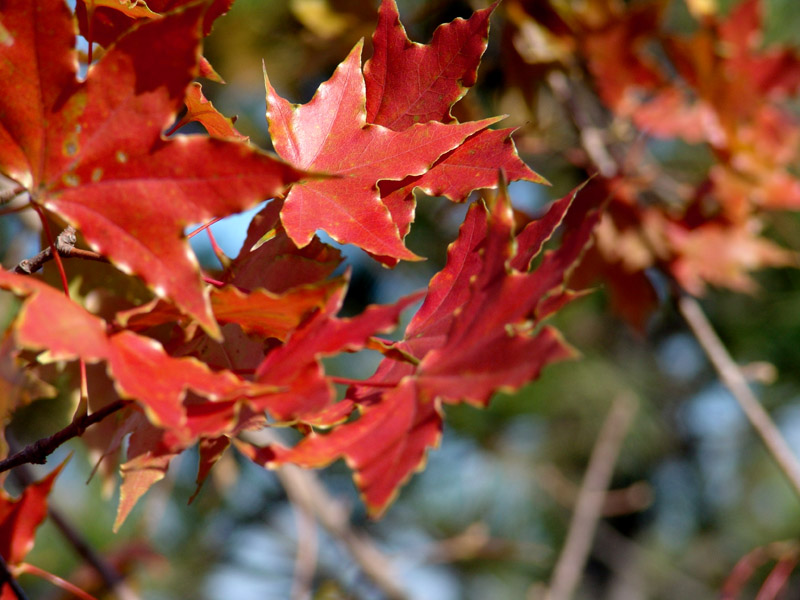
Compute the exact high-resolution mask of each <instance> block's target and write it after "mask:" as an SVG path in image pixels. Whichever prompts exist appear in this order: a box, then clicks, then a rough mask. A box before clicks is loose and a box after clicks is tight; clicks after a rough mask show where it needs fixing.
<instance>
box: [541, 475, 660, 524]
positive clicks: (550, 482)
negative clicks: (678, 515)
mask: <svg viewBox="0 0 800 600" xmlns="http://www.w3.org/2000/svg"><path fill="white" fill-rule="evenodd" d="M534 472H535V475H536V481H537V482H538V484H539V485H541V486H542V488H543V489H544V490H545V491H546V492H547V493H548V494H549V495H550V496H552V497H553V498H554V499H555V500H556V501H557V502H558V503H559V504H561V505H562V506H566V507H568V508H573V507H574V506H575V502H576V501H577V498H578V492H579V489H578V486H577V485H575V484H574V483H573V482H572V481H570V480H569V479H568V478H567V477H565V476H564V474H563V473H562V472H561V471H560V470H559V469H558V468H557V467H556V466H555V465H540V466H537V467H535V471H534ZM652 503H653V490H652V487H651V486H650V484H648V483H647V482H644V481H637V482H636V483H634V484H632V485H629V486H628V487H625V488H620V489H615V490H607V491H606V494H605V501H604V503H603V508H602V510H601V516H603V517H618V516H620V515H629V514H631V513H635V512H641V511H643V510H645V509H647V508H649V507H650V505H651V504H652Z"/></svg>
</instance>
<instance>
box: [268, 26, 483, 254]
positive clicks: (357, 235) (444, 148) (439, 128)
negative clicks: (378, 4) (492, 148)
mask: <svg viewBox="0 0 800 600" xmlns="http://www.w3.org/2000/svg"><path fill="white" fill-rule="evenodd" d="M362 45H363V42H359V43H358V44H357V45H356V46H355V48H353V50H352V51H351V52H350V54H349V55H348V57H347V58H346V59H345V60H344V61H343V62H342V63H341V64H340V65H339V66H338V67H337V68H336V71H335V72H334V74H333V76H332V77H331V78H330V79H329V80H328V81H327V82H325V83H323V84H322V85H321V86H320V87H319V89H318V90H317V93H316V94H315V95H314V97H313V98H312V99H311V101H310V102H309V103H307V104H304V105H293V104H290V103H289V102H287V101H286V100H284V99H283V98H281V97H280V96H279V95H278V94H277V93H276V92H275V90H274V88H273V87H272V85H271V84H270V83H269V79H268V78H267V77H266V72H265V75H264V78H265V84H266V87H267V120H268V121H269V130H270V136H271V137H272V140H273V144H274V146H275V150H276V151H277V152H278V154H279V155H280V156H281V157H283V158H284V159H286V160H287V161H289V162H290V163H291V164H293V165H295V166H296V167H298V168H300V169H304V170H313V171H316V172H320V173H328V174H331V175H336V176H337V177H336V178H331V179H326V180H321V181H313V182H311V181H309V182H305V183H301V184H298V185H295V186H293V187H292V189H291V190H290V191H289V194H288V195H287V197H286V200H285V201H284V206H283V211H282V213H281V220H282V222H283V226H284V227H285V229H286V232H287V234H288V235H289V237H290V238H292V240H293V241H294V242H295V243H296V244H297V245H298V246H300V247H303V246H305V245H306V244H308V243H309V242H310V241H311V239H312V236H313V234H314V232H315V231H316V230H318V229H322V230H324V231H326V232H327V233H328V234H330V235H331V237H333V238H334V239H335V240H337V241H338V242H341V243H348V244H355V245H357V246H359V247H361V248H363V249H364V250H366V251H367V252H370V253H372V254H374V255H377V256H388V257H393V258H397V259H405V260H414V259H416V258H417V257H416V255H414V254H413V253H412V252H411V251H410V250H408V249H407V248H406V247H405V246H404V245H403V242H402V240H401V238H400V236H399V233H398V230H397V226H396V225H395V224H394V222H393V221H392V218H391V216H390V214H389V211H388V209H387V208H386V206H385V205H384V204H383V203H382V202H381V199H380V195H379V193H378V188H377V184H378V182H379V181H383V180H400V179H403V178H404V177H407V176H409V175H420V174H422V173H424V172H425V171H426V170H428V168H429V167H430V166H431V164H433V163H434V161H436V159H438V158H439V157H440V156H441V155H442V154H444V153H445V152H448V151H450V150H452V149H453V148H455V147H456V146H458V145H459V144H460V143H461V142H463V141H464V139H466V138H467V137H468V136H469V135H472V134H474V133H476V132H478V131H480V130H482V129H485V128H486V127H488V126H489V125H490V124H491V123H494V122H495V121H497V119H486V120H483V121H477V122H473V123H464V124H452V125H444V124H442V123H437V122H431V123H426V124H417V125H413V126H412V127H409V128H408V129H405V130H404V131H402V132H395V131H392V130H391V129H387V128H385V127H382V126H380V125H371V124H368V123H367V121H366V112H365V109H364V105H365V96H364V94H365V88H364V78H363V75H362V73H361V47H362Z"/></svg>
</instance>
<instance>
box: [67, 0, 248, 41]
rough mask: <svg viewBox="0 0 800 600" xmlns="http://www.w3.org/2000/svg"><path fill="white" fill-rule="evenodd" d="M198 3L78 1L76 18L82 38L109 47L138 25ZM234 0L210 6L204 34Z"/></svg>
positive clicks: (171, 0)
mask: <svg viewBox="0 0 800 600" xmlns="http://www.w3.org/2000/svg"><path fill="white" fill-rule="evenodd" d="M194 1H195V0H147V2H145V0H77V2H76V3H75V16H76V17H77V18H78V27H79V29H80V32H81V35H82V36H83V37H85V38H86V39H87V40H89V41H91V42H97V43H98V44H100V45H101V46H105V47H108V46H110V45H111V44H113V43H114V42H116V41H117V40H118V39H119V38H120V37H122V36H123V35H124V34H125V33H126V32H127V31H128V30H130V29H131V28H132V27H133V26H134V25H137V24H140V23H144V22H147V21H151V20H153V19H158V18H160V17H161V16H162V15H163V13H167V12H170V11H172V10H175V9H176V8H179V7H181V6H186V5H188V4H192V3H193V2H194ZM233 2H234V0H213V2H211V3H210V4H208V3H206V4H207V9H206V11H205V15H204V17H203V35H208V34H209V33H210V32H211V28H212V26H213V25H214V21H216V20H217V19H218V18H219V17H221V16H222V15H224V14H225V13H226V12H228V10H230V7H231V6H232V5H233Z"/></svg>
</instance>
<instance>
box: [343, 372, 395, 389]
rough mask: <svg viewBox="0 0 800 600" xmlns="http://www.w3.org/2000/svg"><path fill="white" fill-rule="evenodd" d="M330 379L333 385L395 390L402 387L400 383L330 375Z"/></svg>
mask: <svg viewBox="0 0 800 600" xmlns="http://www.w3.org/2000/svg"><path fill="white" fill-rule="evenodd" d="M328 379H330V380H331V381H332V382H333V383H340V384H342V385H357V386H361V387H375V388H395V387H397V386H398V385H400V382H399V381H390V382H385V381H369V380H366V381H365V380H361V379H348V378H347V377H335V376H333V375H328Z"/></svg>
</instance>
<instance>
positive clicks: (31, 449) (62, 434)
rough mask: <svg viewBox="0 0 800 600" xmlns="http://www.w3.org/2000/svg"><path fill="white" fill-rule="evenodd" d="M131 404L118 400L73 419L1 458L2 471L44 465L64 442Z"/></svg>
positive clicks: (0, 468)
mask: <svg viewBox="0 0 800 600" xmlns="http://www.w3.org/2000/svg"><path fill="white" fill-rule="evenodd" d="M128 404H130V401H129V400H117V401H116V402H112V403H111V404H107V405H106V406H104V407H103V408H101V409H99V410H97V411H95V412H93V413H92V414H90V415H84V416H82V417H79V418H77V419H75V420H74V421H72V423H70V424H69V425H67V426H66V427H65V428H64V429H62V430H61V431H57V432H56V433H54V434H53V435H51V436H50V437H48V438H43V439H41V440H38V441H36V442H34V443H33V444H30V445H29V446H25V448H23V449H22V450H20V451H19V452H17V453H16V454H13V455H12V456H9V457H8V458H6V459H4V460H0V473H2V472H4V471H8V470H9V469H13V468H14V467H18V466H19V465H24V464H37V465H43V464H45V463H46V462H47V457H48V456H50V455H51V454H52V453H53V452H54V451H55V450H56V448H58V447H59V446H61V444H63V443H64V442H66V441H68V440H71V439H72V438H74V437H78V436H80V435H83V432H84V431H86V428H87V427H89V426H90V425H94V424H95V423H99V422H100V421H102V420H103V419H105V418H106V417H107V416H108V415H110V414H113V413H115V412H117V411H118V410H120V409H122V408H124V407H126V406H127V405H128Z"/></svg>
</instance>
